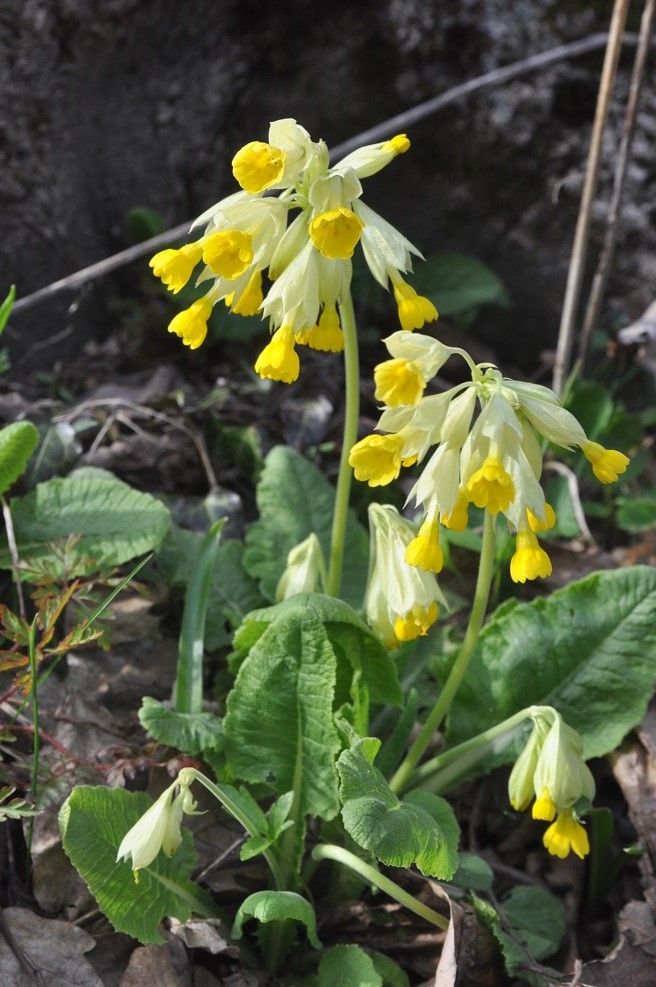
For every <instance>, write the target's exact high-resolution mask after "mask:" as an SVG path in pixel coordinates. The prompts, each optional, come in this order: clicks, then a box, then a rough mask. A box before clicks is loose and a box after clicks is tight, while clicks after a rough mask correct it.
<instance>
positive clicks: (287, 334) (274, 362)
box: [255, 325, 300, 384]
mask: <svg viewBox="0 0 656 987" xmlns="http://www.w3.org/2000/svg"><path fill="white" fill-rule="evenodd" d="M255 370H256V371H257V373H258V374H259V375H260V377H265V378H267V377H268V378H269V380H281V381H283V382H284V383H285V384H291V383H292V382H293V381H295V380H296V378H297V377H298V374H299V371H300V361H299V359H298V353H297V352H296V350H295V348H294V333H293V331H292V329H291V328H290V327H289V326H286V325H282V326H281V327H280V329H276V331H275V332H274V334H273V336H272V338H271V342H270V343H269V344H268V345H267V346H265V347H264V349H263V350H262V352H261V353H260V355H259V357H258V358H257V361H256V363H255Z"/></svg>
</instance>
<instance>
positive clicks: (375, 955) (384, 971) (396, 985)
mask: <svg viewBox="0 0 656 987" xmlns="http://www.w3.org/2000/svg"><path fill="white" fill-rule="evenodd" d="M366 953H367V956H369V957H370V959H371V961H372V963H373V965H374V969H375V971H376V973H377V974H378V975H379V976H380V977H381V978H382V981H383V987H410V979H409V977H408V975H407V973H405V972H404V971H403V970H402V969H401V967H400V966H399V965H398V963H395V962H394V960H391V959H390V958H389V956H386V955H385V953H379V952H377V951H376V950H375V949H367V950H366Z"/></svg>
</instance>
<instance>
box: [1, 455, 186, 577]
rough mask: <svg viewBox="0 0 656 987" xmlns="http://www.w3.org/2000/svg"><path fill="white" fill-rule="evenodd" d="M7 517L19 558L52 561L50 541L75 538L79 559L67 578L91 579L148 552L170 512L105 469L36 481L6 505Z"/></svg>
mask: <svg viewBox="0 0 656 987" xmlns="http://www.w3.org/2000/svg"><path fill="white" fill-rule="evenodd" d="M11 513H12V518H13V521H14V531H15V535H16V542H17V545H18V552H19V555H20V557H21V558H23V559H25V558H29V559H33V560H43V559H52V560H53V566H54V567H55V568H56V569H58V570H59V574H60V575H61V576H64V575H65V574H64V571H63V567H62V566H61V564H59V563H57V561H56V560H55V558H54V556H53V553H52V549H51V547H50V543H51V542H54V541H56V540H61V539H66V538H67V537H68V536H70V535H78V536H79V540H78V542H77V544H76V553H77V555H78V556H79V557H80V558H78V562H77V565H76V567H75V570H74V571H70V570H69V571H68V572H67V573H66V575H67V577H69V578H70V577H72V576H82V575H90V574H92V573H94V572H97V571H98V569H99V568H102V567H104V566H116V565H121V564H122V563H123V562H127V561H128V560H129V559H133V558H135V556H137V555H143V554H145V553H146V552H150V551H152V549H153V548H155V547H156V546H157V545H158V544H159V543H160V541H161V540H162V538H163V537H164V535H165V534H166V531H167V528H168V526H169V512H168V510H167V509H166V507H164V505H163V504H161V503H160V502H159V501H158V500H156V499H155V498H154V497H151V496H150V494H146V493H142V492H141V491H139V490H133V489H132V487H129V486H128V485H127V483H122V482H121V480H117V479H116V478H115V477H113V476H109V475H108V474H107V473H106V472H105V471H99V472H98V474H96V471H95V470H85V471H84V474H83V475H81V476H77V475H76V474H73V475H72V476H70V477H67V478H65V479H55V480H48V482H47V483H40V484H39V485H38V486H37V487H36V488H35V489H34V490H33V491H32V492H31V493H29V494H27V495H26V496H25V497H15V498H14V499H13V500H12V501H11ZM10 564H11V560H10V556H9V552H8V550H7V549H6V548H5V549H3V550H2V551H0V566H3V567H8V566H9V565H10Z"/></svg>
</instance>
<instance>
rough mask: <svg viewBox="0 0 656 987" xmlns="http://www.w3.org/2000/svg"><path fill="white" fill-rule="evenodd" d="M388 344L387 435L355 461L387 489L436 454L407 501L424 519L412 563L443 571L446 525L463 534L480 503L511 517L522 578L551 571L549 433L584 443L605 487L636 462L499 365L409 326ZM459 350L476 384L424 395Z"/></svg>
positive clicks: (365, 443) (516, 570)
mask: <svg viewBox="0 0 656 987" xmlns="http://www.w3.org/2000/svg"><path fill="white" fill-rule="evenodd" d="M385 342H386V344H387V348H388V350H389V352H390V355H391V357H392V359H390V360H387V361H385V362H384V363H381V364H380V365H379V366H378V367H376V370H375V374H374V378H375V381H376V397H377V398H378V399H379V400H380V401H383V402H384V403H385V408H384V409H383V412H382V414H381V416H380V419H379V421H378V425H377V429H378V430H379V432H380V433H381V434H373V435H368V436H366V437H365V438H364V439H362V440H361V441H360V442H358V443H356V444H355V445H354V446H353V448H352V449H351V454H350V463H351V466H352V467H353V469H354V471H355V476H356V479H358V480H363V481H366V482H367V483H368V484H369V486H372V487H375V486H382V485H385V484H387V483H390V482H391V481H392V480H394V479H396V478H397V477H398V476H399V473H400V472H401V469H402V468H403V467H404V466H410V465H412V464H414V463H417V462H422V461H423V460H424V459H425V457H426V456H427V454H428V452H429V451H430V450H431V449H432V450H433V452H432V454H431V456H430V458H428V460H427V461H426V463H425V465H424V468H423V470H422V472H421V474H420V476H419V478H418V480H417V482H416V483H415V485H414V486H413V488H412V490H411V492H410V495H409V497H408V500H412V499H414V500H415V501H416V503H417V505H418V506H420V507H421V508H422V510H423V512H424V515H425V520H424V521H423V523H422V525H421V527H420V529H419V533H418V534H417V536H416V537H415V538H413V539H412V540H411V541H410V543H409V545H408V548H407V550H406V553H405V561H406V562H407V563H409V564H410V565H412V566H416V567H418V568H420V569H423V570H426V571H432V572H439V571H440V569H441V568H442V561H443V560H442V551H441V549H440V542H439V531H440V525H444V527H446V528H452V529H455V530H457V531H462V530H463V529H464V528H465V526H466V525H467V520H468V508H469V505H470V504H475V505H476V507H480V508H484V509H485V510H486V511H488V512H489V513H490V514H492V515H498V514H503V515H505V517H506V518H507V520H508V522H509V524H510V526H511V528H512V530H513V531H514V532H515V533H516V550H515V554H514V555H513V557H512V559H511V563H510V574H511V577H512V579H513V580H514V581H515V582H522V583H523V582H525V581H526V580H527V579H536V578H538V577H546V576H548V575H550V574H551V562H550V560H549V557H548V555H547V553H546V552H545V551H544V549H543V548H542V547H541V545H540V543H539V541H538V538H537V533H538V532H541V531H545V530H546V529H547V528H550V527H553V525H554V523H555V514H554V511H553V509H552V507H551V506H550V505H549V504H548V503H546V501H545V497H544V492H543V490H542V487H541V485H540V475H541V472H542V449H541V445H540V436H541V437H542V438H544V439H547V440H548V441H549V442H553V443H555V444H556V445H559V446H562V447H565V448H568V449H570V448H573V447H575V446H578V447H579V448H580V449H581V450H582V452H583V454H584V456H585V457H586V459H588V461H589V462H590V463H591V465H592V470H593V473H594V475H595V476H596V477H597V479H598V480H600V481H601V483H612V482H613V481H614V480H616V479H617V477H618V475H619V474H620V473H623V472H624V471H625V469H626V467H627V465H628V463H629V460H628V458H627V457H626V456H625V455H624V454H623V453H621V452H617V451H615V450H609V449H604V447H603V446H601V445H599V444H598V443H597V442H592V441H591V440H590V439H588V437H587V436H586V434H585V432H584V430H583V428H582V427H581V425H580V424H579V422H578V421H577V420H576V418H575V417H574V416H573V415H572V414H571V413H570V412H569V411H566V410H565V408H563V407H562V405H561V404H560V402H559V400H558V398H557V397H556V395H555V394H554V393H553V391H551V390H550V389H549V388H547V387H544V386H542V385H540V384H527V383H523V382H520V381H514V380H509V379H508V378H504V377H502V375H501V373H500V372H499V371H498V370H497V369H496V367H494V366H493V365H491V364H478V365H476V364H474V362H473V360H472V359H471V357H470V356H469V355H468V354H467V353H466V352H465V351H464V350H461V349H458V348H452V347H448V346H445V345H443V344H442V343H440V342H439V341H438V340H436V339H433V338H431V337H429V336H425V335H422V334H421V333H411V332H406V331H403V330H402V331H400V332H396V333H394V334H393V335H392V336H390V337H389V338H388V339H387V340H385ZM455 354H458V355H460V356H461V357H462V358H463V359H464V360H465V361H466V362H467V364H468V366H469V369H470V372H471V376H470V379H469V380H467V381H465V382H464V383H461V384H458V385H457V386H455V387H452V388H451V389H450V390H447V391H445V392H443V393H440V394H429V395H424V391H425V388H426V385H427V383H428V382H429V381H430V380H431V379H432V378H433V377H434V376H435V375H436V374H437V372H438V371H439V370H440V368H441V367H442V366H443V365H444V363H445V362H446V361H447V360H448V359H449V358H450V357H451V356H453V355H455ZM476 412H478V413H477V414H475V413H476Z"/></svg>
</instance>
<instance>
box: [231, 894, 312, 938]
mask: <svg viewBox="0 0 656 987" xmlns="http://www.w3.org/2000/svg"><path fill="white" fill-rule="evenodd" d="M249 918H255V919H257V921H258V922H262V923H264V922H285V921H287V920H288V919H291V920H292V921H294V922H301V923H302V924H303V925H304V926H305V928H306V929H307V937H308V940H309V941H310V943H311V944H312V945H313V946H314V948H315V949H321V942H320V941H319V939H318V938H317V920H316V918H315V915H314V909H313V907H312V905H311V904H310V902H309V901H306V899H305V898H302V897H301V896H300V894H296V893H295V892H294V891H256V892H255V894H250V895H249V896H248V898H247V899H246V901H243V902H242V903H241V905H240V906H239V909H238V911H237V914H236V915H235V923H234V925H233V927H232V936H233V938H234V939H240V938H241V934H242V928H243V925H244V922H246V921H247V920H248V919H249Z"/></svg>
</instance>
